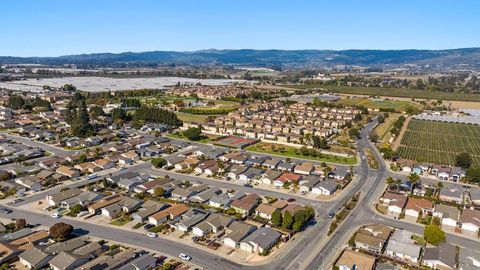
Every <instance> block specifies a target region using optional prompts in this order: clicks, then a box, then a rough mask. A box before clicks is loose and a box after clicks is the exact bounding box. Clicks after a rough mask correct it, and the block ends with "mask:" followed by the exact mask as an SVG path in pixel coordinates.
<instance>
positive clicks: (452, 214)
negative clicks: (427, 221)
mask: <svg viewBox="0 0 480 270" xmlns="http://www.w3.org/2000/svg"><path fill="white" fill-rule="evenodd" d="M433 216H434V217H437V218H440V219H441V221H442V225H443V226H450V227H456V226H457V222H458V219H459V217H460V210H458V208H456V207H453V206H449V205H443V204H437V205H435V208H434V210H433Z"/></svg>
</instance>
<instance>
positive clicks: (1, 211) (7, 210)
mask: <svg viewBox="0 0 480 270" xmlns="http://www.w3.org/2000/svg"><path fill="white" fill-rule="evenodd" d="M12 212H13V211H12V210H10V209H7V208H2V209H0V213H2V214H10V213H12Z"/></svg>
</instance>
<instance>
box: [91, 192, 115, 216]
mask: <svg viewBox="0 0 480 270" xmlns="http://www.w3.org/2000/svg"><path fill="white" fill-rule="evenodd" d="M122 199H123V195H122V194H114V195H111V196H108V197H105V198H103V199H101V200H99V201H97V202H95V203H93V204H91V205H89V206H88V212H90V214H96V213H98V212H100V211H101V209H102V208H104V207H107V206H109V205H112V204H114V203H117V202H119V201H121V200H122Z"/></svg>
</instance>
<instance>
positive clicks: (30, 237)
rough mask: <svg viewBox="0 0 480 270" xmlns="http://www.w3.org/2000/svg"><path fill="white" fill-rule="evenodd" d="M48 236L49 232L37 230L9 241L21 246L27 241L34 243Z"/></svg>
mask: <svg viewBox="0 0 480 270" xmlns="http://www.w3.org/2000/svg"><path fill="white" fill-rule="evenodd" d="M48 236H49V233H48V232H47V231H38V232H34V233H32V234H30V235H28V236H25V237H23V238H18V239H17V240H15V241H12V242H10V244H12V245H18V246H21V245H24V244H28V243H35V242H37V241H40V240H42V239H45V238H47V237H48Z"/></svg>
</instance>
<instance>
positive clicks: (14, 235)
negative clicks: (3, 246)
mask: <svg viewBox="0 0 480 270" xmlns="http://www.w3.org/2000/svg"><path fill="white" fill-rule="evenodd" d="M32 233H33V231H32V229H30V228H25V229H21V230H19V231H16V232H13V233H9V234H6V235H4V236H2V238H1V240H6V241H13V240H16V239H18V238H22V237H25V236H27V235H30V234H32Z"/></svg>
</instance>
